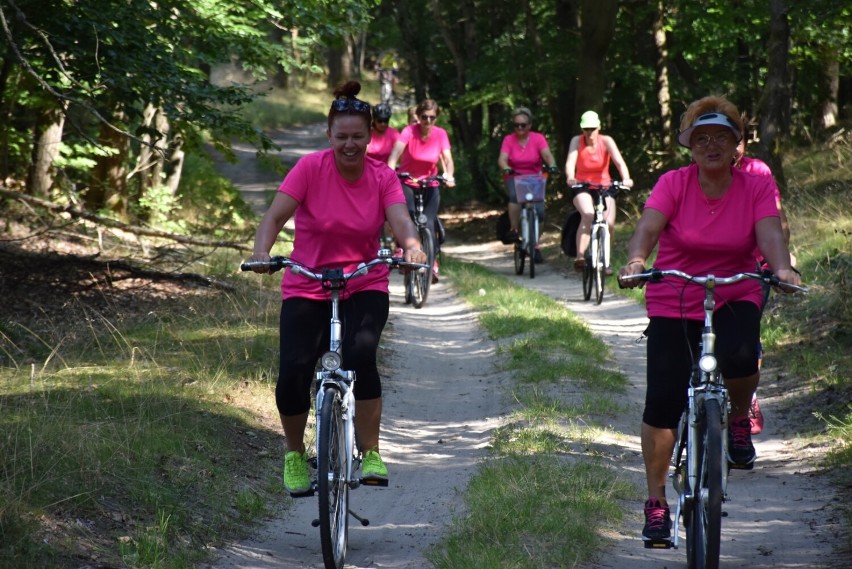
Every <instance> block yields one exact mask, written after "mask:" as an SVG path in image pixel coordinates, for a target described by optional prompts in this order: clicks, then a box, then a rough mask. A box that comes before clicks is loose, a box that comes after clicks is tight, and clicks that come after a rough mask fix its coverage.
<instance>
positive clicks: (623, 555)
mask: <svg viewBox="0 0 852 569" xmlns="http://www.w3.org/2000/svg"><path fill="white" fill-rule="evenodd" d="M444 250H445V251H446V252H447V253H449V254H452V255H454V256H456V257H459V258H462V259H467V260H471V261H475V262H478V263H482V264H484V265H487V266H488V267H490V268H492V269H493V270H494V271H496V272H498V273H500V274H502V275H504V276H506V277H508V278H509V279H510V280H512V281H513V282H515V283H517V284H520V285H522V286H525V287H528V288H530V289H533V290H537V291H540V292H542V293H544V294H547V295H549V296H551V297H553V298H555V299H556V300H558V301H560V302H561V303H562V304H563V305H564V306H565V307H566V308H568V309H569V310H572V311H573V312H575V313H576V314H578V315H579V316H581V317H582V318H583V319H584V320H585V321H586V322H587V324H588V325H589V326H590V328H591V329H592V330H593V331H594V332H595V333H596V334H597V335H598V336H599V337H600V338H601V339H602V340H604V342H606V343H607V344H608V345H609V346H610V347H611V348H612V352H613V356H614V361H615V363H616V364H617V365H618V367H619V368H620V369H621V370H622V371H623V372H624V373H625V374H626V375H627V377H628V378H629V380H630V384H629V386H628V388H627V390H626V392H625V394H624V395H622V396H618V399H619V402H620V403H621V404H622V405H625V406H626V408H627V409H628V411H627V412H626V413H624V414H623V415H621V416H619V417H614V418H613V420H612V423H611V426H612V428H613V429H615V430H616V431H618V432H620V433H624V434H625V435H628V436H627V438H626V440H625V439H624V438H618V439H617V440H614V441H609V442H610V443H614V444H618V445H622V447H623V448H622V452H621V453H619V454H618V455H617V457H618V458H617V460H618V464H617V467H618V468H619V469H620V470H621V472H622V474H623V476H625V477H627V478H628V479H630V480H631V481H632V482H633V483H634V484H635V485H636V487H637V488H639V489H642V490H641V492H642V493H644V487H645V482H644V480H645V479H644V469H643V465H642V456H641V452H640V446H639V439H638V436H636V434H637V433H638V429H639V421H640V419H641V415H642V402H643V399H644V380H645V344H644V342H642V343H640V342H637V339H638V338H639V337H640V334H641V332H642V331H643V330H644V329H645V326H646V323H647V318H646V317H645V310H644V308H642V307H641V306H639V305H638V304H636V303H635V302H633V301H630V300H626V299H624V298H622V297H617V296H614V295H612V294H611V293H609V292H608V293H606V295H605V298H604V301H603V303H602V304H601V305H600V306H595V305H594V303H593V302H584V301H583V300H582V286H581V282H580V279H579V278H578V277H577V275H576V274H574V273H573V271H571V272H570V273H569V272H568V270H567V269H566V268H565V267H566V261H565V259H564V258H562V259H555V260H551V262H550V263H546V264H544V265H537V266H536V277H535V279H530V278H529V276H528V275H529V273H527V274H526V275H525V276H516V275H515V273H514V266H513V265H512V258H511V256H510V254H509V248H508V247H506V246H504V245H499V244H496V243H492V244H485V245H474V246H456V247H446V246H445V247H444ZM767 357H768V358H770V357H771V354H768V355H767ZM777 403H778V401H777V399H776V398H771V397H770V398H763V399H762V401H761V407H762V409H763V411H764V415H765V417H766V426H765V428H764V431H763V433H761V434H760V435H759V436H757V437H755V439H754V440H755V447H756V449H757V454H758V460H757V464H756V466H755V469H754V470H753V471H751V472H746V471H735V472H733V473H732V474H731V477H730V480H729V484H728V497H729V501H728V502H726V503H725V506H724V511H725V512H726V513H727V517H726V518H724V520H723V522H722V563H721V566H722V567H723V568H730V569H734V568H741V567H743V568H745V567H747V568H751V569H754V568H760V567H766V568H770V567H773V568H774V567H789V568H793V567H802V568H803V567H808V568H815V567H824V568H828V567H832V568H840V567H846V568H848V567H850V566H852V560H849V559H848V558H847V559H841V557H840V555H837V554H833V553H832V551H831V548H832V546H835V545H840V544H839V543H838V541H837V537H838V532H839V531H840V529H841V528H840V525H841V523H842V522H841V521H840V519H839V517H838V514H837V512H836V511H835V510H834V509H833V507H832V506H833V504H835V503H836V500H837V498H836V495H835V493H834V491H833V489H832V488H831V487H830V486H829V482H828V481H827V480H826V479H825V478H824V477H822V476H819V475H817V474H816V472H815V470H814V468H813V465H814V463H815V458H816V457H817V455H816V454H815V452H816V451H814V452H809V451H808V450H807V449H802V448H798V447H796V446H794V445H793V444H792V443H791V442H790V437H789V433H785V432H782V431H780V430H779V429H780V428H782V427H784V425H783V420H782V418H780V417H778V416H777V415H775V414H774V410H775V409H776V407H777ZM673 497H674V491H673V490H672V489H671V487H669V498H670V499H673ZM639 502H640V500H637V502H636V503H630V504H625V506H626V507H627V508H628V511H629V514H628V516H627V518H626V520H625V525H624V527H622V528H618V529H617V530H616V531H615V532H614V533H613V534H612V535H610V536H608V537H611V538H612V539H613V540H614V544H613V546H612V547H607V548H605V549H604V550H602V552H601V554H600V561H599V563H597V564H593V565H590V567H594V568H596V569H603V568H607V569H646V568H647V569H651V568H655V569H659V568H663V567H683V566H685V544H684V543H683V542H681V548H680V549H679V550H667V551H666V550H648V549H644V547H643V545H642V543H641V541H640V538H639V534H640V532H641V530H642V523H643V518H642V513H641V504H640V503H639Z"/></svg>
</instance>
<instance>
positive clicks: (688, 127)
mask: <svg viewBox="0 0 852 569" xmlns="http://www.w3.org/2000/svg"><path fill="white" fill-rule="evenodd" d="M741 133H742V121H741V119H740V114H739V112H738V111H737V108H736V107H735V106H734V105H733V104H732V103H730V102H729V101H728V100H726V99H725V98H723V97H705V98H703V99H699V100H697V101H695V102H693V103H692V104H691V105H690V106H689V107H688V108H687V110H686V113H685V114H684V116H683V119H682V121H681V132H680V134H679V136H678V142H679V143H680V144H681V145H682V146H685V147H686V148H689V149H690V150H691V153H692V160H693V163H692V164H690V165H689V166H687V167H684V168H680V169H678V170H673V171H670V172H667V173H665V174H663V175H662V176H661V177H660V179H659V181H658V182H657V184H656V185H655V186H654V189H653V190H652V192H651V195H650V197H649V198H648V200H647V202H646V203H645V209H644V211H643V212H642V216H641V218H640V220H639V223H638V224H637V227H636V231H635V233H634V234H633V237H632V238H631V239H630V243H629V248H628V263H627V265H625V266H624V267H622V268H621V270H620V271H619V274H620V275H632V274H637V273H641V272H644V271H645V261H646V259H647V258H648V256H649V255H650V254H651V251H652V250H653V249H654V247H655V246H657V244H658V243H659V250H658V252H657V260H656V265H657V267H658V268H661V269H678V270H681V271H684V272H686V273H688V274H691V275H706V274H709V273H714V274H716V275H718V276H726V274H725V273H727V274H733V273H738V272H749V271H754V268H755V264H754V260H755V259H754V252H755V250H756V249H759V250H760V251H761V252H762V253H763V255H764V256H765V257H766V259H767V260H768V262H769V266H770V267H771V269H772V270H773V271H774V273H775V274H776V275H777V276H778V278H779V279H781V280H782V281H784V282H787V283H792V284H797V285H798V284H799V277H798V275H797V274H796V273H795V272H793V270H792V269H791V266H790V253H789V252H788V250H787V245H786V242H785V240H784V234H783V232H782V231H781V223H780V221H779V219H778V208H777V207H776V205H775V198H774V195H773V190H772V182H771V180H770V179H769V178H767V177H764V176H752V175H749V174H745V173H743V172H742V171H741V170H739V169H737V168H734V167H733V166H732V164H733V158H734V153H735V152H736V147H737V142H738V141H739V139H740V137H741V136H742V134H741ZM720 271H722V273H721V274H720ZM637 284H638V281H636V280H629V281H621V285H622V286H626V287H631V288H632V287H634V286H637ZM645 299H646V305H647V311H648V317H649V319H650V323H649V325H648V329H647V331H646V334H647V337H648V348H647V355H648V358H647V359H648V361H647V390H646V395H645V410H644V413H643V416H642V427H641V440H642V455H643V458H644V460H645V475H646V478H647V484H648V500H647V501H646V502H645V508H644V510H645V527H644V528H643V530H642V537H643V539H644V540H650V541H654V540H667V539H669V537H670V535H671V517H670V513H669V507H668V502H667V501H666V479H667V474H668V470H669V460H670V459H671V455H672V451H673V449H674V445H675V431H676V429H677V425H678V421H679V419H680V416H681V413H682V412H683V409H684V406H685V405H686V395H687V384H688V378H689V377H690V374H691V370H692V358H691V355H690V353H692V354H695V353H697V346H698V342H699V339H700V334H701V328H702V326H703V320H704V314H703V299H704V291H703V290H702V289H701V288H700V287H690V286H686V287H685V288H684V287H681V286H678V287H675V286H672V284H671V283H668V282H660V283H652V284H649V285H648V287H647V290H646V293H645ZM762 300H763V296H762V293H761V287H760V283H759V282H757V281H755V280H747V281H743V282H740V283H737V284H733V285H729V286H726V287H725V292H724V295H721V296H720V297H719V298H718V301H717V304H716V309H717V310H716V312H715V317H714V325H715V327H716V333H717V339H716V356H717V358H718V361H719V369H720V370H721V372H722V375H723V376H724V377H725V385H726V386H727V388H728V392H729V395H730V401H731V413H730V421H729V431H728V437H729V444H728V447H729V450H728V452H729V457H728V460H729V462H731V463H732V464H733V465H734V466H738V467H740V468H742V467H750V465H752V464H753V463H754V460H755V452H754V446H753V445H752V443H751V432H750V422H749V419H748V409H749V404H750V402H751V397H752V393H754V390H755V387H756V386H757V383H758V379H759V371H758V367H757V345H758V338H759V335H760V306H761V303H762ZM684 329H686V330H687V335H688V340H687V339H686V338H685V337H684Z"/></svg>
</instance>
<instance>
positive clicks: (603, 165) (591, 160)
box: [576, 136, 612, 186]
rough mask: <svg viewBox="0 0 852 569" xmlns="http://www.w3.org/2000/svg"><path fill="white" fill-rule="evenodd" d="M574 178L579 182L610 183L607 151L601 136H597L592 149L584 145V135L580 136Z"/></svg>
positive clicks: (605, 184) (604, 184)
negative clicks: (596, 141)
mask: <svg viewBox="0 0 852 569" xmlns="http://www.w3.org/2000/svg"><path fill="white" fill-rule="evenodd" d="M576 178H577V179H578V180H579V181H581V182H589V183H591V184H600V185H602V186H608V185H610V184H611V183H612V178H611V177H610V175H609V152H607V150H606V145H605V144H604V141H603V137H602V136H599V137H598V143H597V144H596V145H595V148H594V149H592V148H591V147H589V146H586V137H585V136H581V137H580V149H579V151H578V152H577V172H576Z"/></svg>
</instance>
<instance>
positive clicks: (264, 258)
mask: <svg viewBox="0 0 852 569" xmlns="http://www.w3.org/2000/svg"><path fill="white" fill-rule="evenodd" d="M270 260H272V257H270V256H269V253H252V254H251V257H249V258H248V259H246V262H248V263H255V262H259V263H268V262H269V261H270ZM251 270H252V271H254V272H255V273H261V274H270V273H272V272H273V271H272V269H271V268H269V267H252V268H251Z"/></svg>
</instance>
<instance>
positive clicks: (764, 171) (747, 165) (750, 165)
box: [738, 156, 781, 206]
mask: <svg viewBox="0 0 852 569" xmlns="http://www.w3.org/2000/svg"><path fill="white" fill-rule="evenodd" d="M738 168H739V169H740V170H742V171H743V172H747V173H749V174H754V175H757V176H769V177H770V178H772V187H773V188H774V195H775V203H776V204H778V205H779V206H780V205H781V191H780V190H779V189H778V184H776V183H775V176H773V175H772V170H771V169H770V168H769V165H768V164H767V163H766V162H764V161H763V160H760V159H759V158H752V157H751V156H743V157H742V158H740V164H739V166H738Z"/></svg>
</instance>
